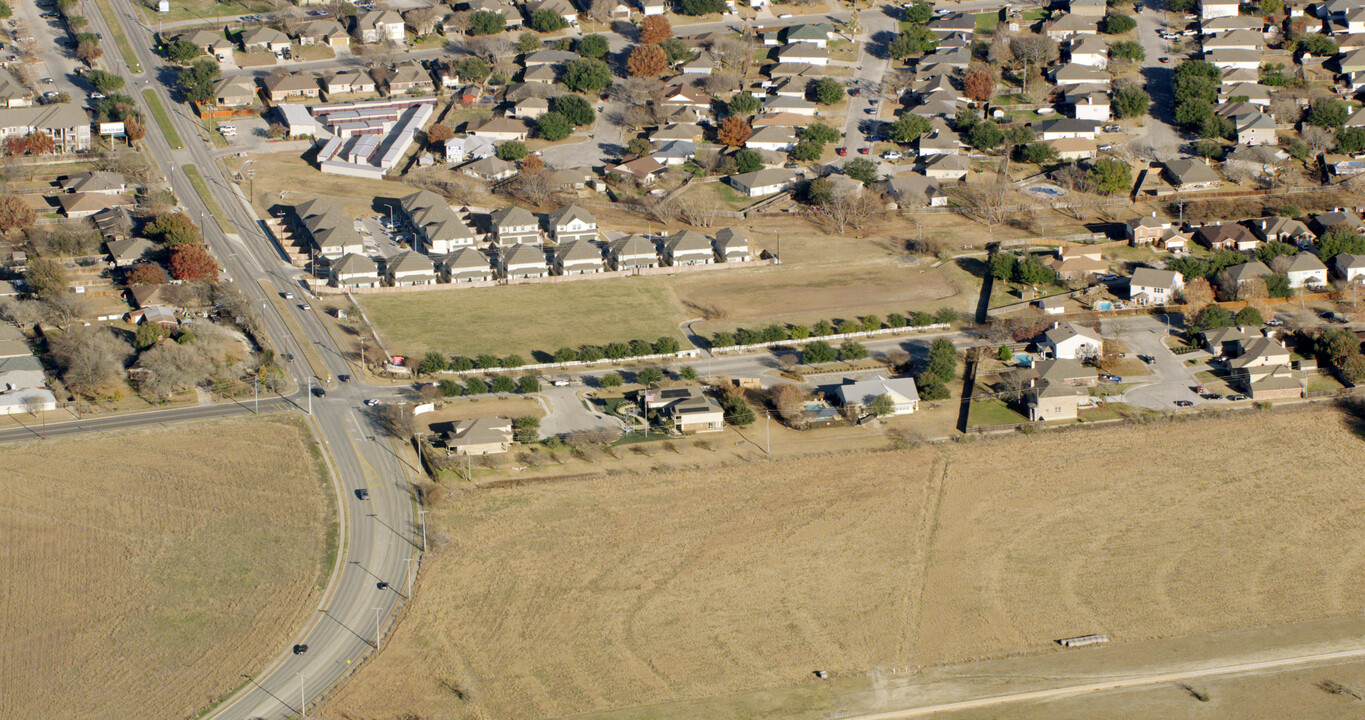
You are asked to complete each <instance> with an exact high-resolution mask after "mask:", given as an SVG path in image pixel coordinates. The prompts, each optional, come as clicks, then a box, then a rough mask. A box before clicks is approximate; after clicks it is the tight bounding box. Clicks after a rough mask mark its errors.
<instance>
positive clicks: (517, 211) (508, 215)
mask: <svg viewBox="0 0 1365 720" xmlns="http://www.w3.org/2000/svg"><path fill="white" fill-rule="evenodd" d="M490 217H491V219H492V224H493V237H494V238H495V239H494V244H495V245H497V246H498V247H511V246H513V245H535V246H539V245H540V243H541V238H540V222H539V221H538V220H536V216H535V215H533V214H531V211H530V210H527V209H526V208H523V207H518V206H516V205H512V206H509V207H505V208H500V209H498V210H494V211H493V213H492V215H491V216H490ZM542 259H543V258H542Z"/></svg>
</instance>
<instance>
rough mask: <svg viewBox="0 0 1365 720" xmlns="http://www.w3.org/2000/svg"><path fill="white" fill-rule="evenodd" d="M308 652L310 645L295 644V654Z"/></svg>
mask: <svg viewBox="0 0 1365 720" xmlns="http://www.w3.org/2000/svg"><path fill="white" fill-rule="evenodd" d="M306 652H308V646H307V645H303V644H299V645H295V646H294V654H295V655H302V654H304V653H306Z"/></svg>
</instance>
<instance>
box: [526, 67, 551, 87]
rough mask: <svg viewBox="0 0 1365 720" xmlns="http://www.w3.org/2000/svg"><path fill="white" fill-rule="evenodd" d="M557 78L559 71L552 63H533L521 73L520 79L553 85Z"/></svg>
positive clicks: (537, 83)
mask: <svg viewBox="0 0 1365 720" xmlns="http://www.w3.org/2000/svg"><path fill="white" fill-rule="evenodd" d="M558 79H559V72H558V71H557V70H555V67H554V66H553V65H533V66H531V67H528V68H526V69H525V70H523V71H522V73H521V81H522V82H524V83H534V84H536V85H553V84H555V81H556V80H558Z"/></svg>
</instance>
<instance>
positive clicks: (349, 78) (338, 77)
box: [323, 70, 376, 96]
mask: <svg viewBox="0 0 1365 720" xmlns="http://www.w3.org/2000/svg"><path fill="white" fill-rule="evenodd" d="M323 89H324V90H326V91H327V94H328V95H329V96H330V95H349V94H357V95H359V94H366V95H368V94H371V93H373V92H375V89H376V88H375V83H374V78H372V77H370V73H368V72H366V71H365V70H342V71H341V72H339V73H337V74H335V75H333V76H332V77H330V78H328V79H326V80H324V81H323Z"/></svg>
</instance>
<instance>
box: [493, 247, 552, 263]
mask: <svg viewBox="0 0 1365 720" xmlns="http://www.w3.org/2000/svg"><path fill="white" fill-rule="evenodd" d="M502 264H503V265H504V266H506V267H512V266H513V265H518V266H526V265H535V266H540V267H544V266H545V251H544V250H541V249H540V247H539V246H537V245H526V244H524V243H517V244H516V245H513V246H512V247H511V248H509V249H508V250H507V252H506V253H505V254H504V255H503V256H502Z"/></svg>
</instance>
